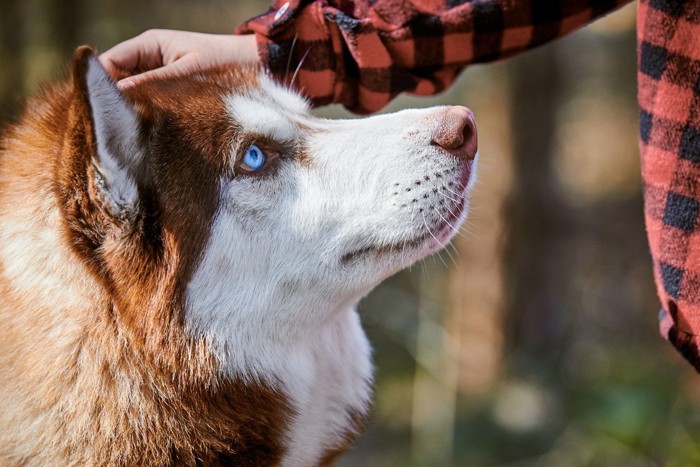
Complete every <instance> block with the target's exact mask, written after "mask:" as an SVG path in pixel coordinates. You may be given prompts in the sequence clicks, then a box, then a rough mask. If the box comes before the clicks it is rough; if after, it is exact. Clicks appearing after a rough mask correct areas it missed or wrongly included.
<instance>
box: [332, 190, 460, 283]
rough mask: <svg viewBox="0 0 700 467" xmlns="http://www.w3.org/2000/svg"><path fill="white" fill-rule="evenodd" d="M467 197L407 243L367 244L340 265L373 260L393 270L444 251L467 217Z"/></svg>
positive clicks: (344, 256) (341, 260) (345, 257)
mask: <svg viewBox="0 0 700 467" xmlns="http://www.w3.org/2000/svg"><path fill="white" fill-rule="evenodd" d="M467 205H468V204H467V198H466V197H462V198H461V200H460V202H459V204H458V205H456V206H453V208H452V210H451V212H450V214H449V215H448V216H447V217H445V218H442V217H441V218H440V219H438V221H436V222H435V223H434V224H432V225H428V224H424V226H423V228H422V229H420V231H418V232H416V233H415V235H414V236H412V237H411V236H409V237H408V239H407V240H402V241H399V242H395V243H390V244H383V245H367V246H363V247H360V248H357V249H354V250H351V251H349V252H348V253H345V254H344V255H343V256H342V257H341V259H340V262H341V264H343V265H350V264H353V263H357V262H361V261H362V262H364V261H374V262H377V263H382V264H386V265H390V267H392V268H393V269H396V270H397V271H398V270H399V269H403V268H405V267H408V266H410V265H411V264H413V263H415V262H416V261H418V260H420V259H422V258H425V257H426V256H428V255H431V254H433V253H436V252H437V251H439V250H441V249H442V248H444V247H445V246H446V245H447V244H448V243H449V242H450V240H452V238H453V237H454V236H455V235H456V234H457V232H458V231H459V226H460V225H461V224H462V222H463V221H464V219H465V218H466V215H467Z"/></svg>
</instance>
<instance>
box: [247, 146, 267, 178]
mask: <svg viewBox="0 0 700 467" xmlns="http://www.w3.org/2000/svg"><path fill="white" fill-rule="evenodd" d="M264 166H265V153H264V152H262V150H261V149H260V148H259V147H257V146H256V145H254V144H251V145H250V147H249V148H248V149H247V150H246V152H245V155H244V156H243V160H242V161H241V169H243V170H245V171H247V172H257V171H258V170H260V169H262V168H263V167H264Z"/></svg>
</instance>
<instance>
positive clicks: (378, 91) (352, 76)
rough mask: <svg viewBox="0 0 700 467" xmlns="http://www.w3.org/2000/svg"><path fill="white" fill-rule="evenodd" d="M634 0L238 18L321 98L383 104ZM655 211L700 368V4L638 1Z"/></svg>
mask: <svg viewBox="0 0 700 467" xmlns="http://www.w3.org/2000/svg"><path fill="white" fill-rule="evenodd" d="M628 1H629V0H548V1H546V0H354V1H353V0H320V1H309V0H289V1H287V0H276V1H275V3H274V4H273V6H272V7H271V8H270V9H269V10H268V11H267V12H266V13H264V14H262V15H260V16H257V17H255V18H252V19H251V20H249V21H247V22H245V23H244V24H243V25H242V26H241V27H239V28H238V30H237V32H238V33H242V34H250V33H255V34H256V37H257V42H258V48H259V53H260V58H261V60H262V62H263V63H264V64H265V65H266V66H267V67H268V68H269V70H270V71H271V73H272V74H273V75H274V76H275V77H276V78H277V79H278V80H280V81H282V82H285V83H288V84H290V85H293V86H294V87H296V88H297V89H299V90H301V91H302V92H303V93H304V94H306V95H307V96H308V97H309V98H310V99H311V101H312V103H313V104H314V105H323V104H328V103H341V104H343V105H344V106H345V107H347V108H348V109H350V110H352V111H354V112H357V113H368V112H372V111H375V110H378V109H380V108H381V107H383V106H384V105H386V104H387V103H388V102H389V101H390V100H391V99H393V98H394V97H396V96H397V95H398V94H400V93H402V92H410V93H413V94H418V95H430V94H435V93H437V92H440V91H442V90H444V89H445V88H446V87H447V86H449V85H450V84H451V83H452V82H453V81H454V79H455V78H456V76H457V74H458V73H459V71H460V70H462V69H463V68H464V67H465V66H467V65H469V64H472V63H478V62H487V61H492V60H496V59H500V58H504V57H508V56H510V55H513V54H516V53H518V52H521V51H524V50H527V49H529V48H532V47H535V46H537V45H539V44H542V43H544V42H547V41H550V40H552V39H555V38H557V37H560V36H562V35H564V34H566V33H568V32H570V31H572V30H574V29H576V28H578V27H580V26H583V25H585V24H587V23H589V22H590V21H592V20H594V19H595V18H597V17H599V16H601V15H603V14H605V13H607V12H609V11H612V10H614V9H615V8H617V7H619V6H621V5H623V4H625V3H628ZM637 21H638V27H637V36H638V47H637V54H638V59H639V69H638V84H639V88H638V93H639V94H638V99H639V107H640V151H641V161H642V164H641V165H642V176H643V183H644V198H645V220H646V225H647V232H648V237H649V245H650V248H651V254H652V259H653V265H654V278H655V281H656V284H657V289H658V293H659V297H660V299H661V302H662V307H663V309H662V312H661V332H662V334H663V335H664V336H665V337H666V338H667V339H669V340H670V341H671V342H672V343H673V344H674V345H675V346H676V348H677V349H678V350H679V351H680V352H681V353H682V354H683V355H684V356H685V357H686V358H687V359H688V360H689V361H690V362H691V363H692V364H693V365H694V366H695V368H696V369H697V370H698V371H700V354H699V351H698V348H699V347H698V346H699V345H700V220H699V217H700V79H699V78H700V4H698V3H697V2H695V1H692V0H640V2H639V11H638V20H637Z"/></svg>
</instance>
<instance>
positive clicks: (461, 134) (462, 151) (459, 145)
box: [431, 105, 477, 160]
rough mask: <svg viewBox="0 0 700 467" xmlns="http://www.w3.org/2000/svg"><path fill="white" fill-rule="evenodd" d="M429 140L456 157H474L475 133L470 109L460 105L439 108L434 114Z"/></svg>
mask: <svg viewBox="0 0 700 467" xmlns="http://www.w3.org/2000/svg"><path fill="white" fill-rule="evenodd" d="M431 142H432V143H433V144H436V145H438V146H440V147H441V148H443V149H446V150H447V151H448V152H449V153H450V154H453V155H455V156H457V157H460V158H465V159H470V160H471V159H474V156H475V155H476V151H477V135H476V123H475V122H474V114H473V113H472V111H471V110H469V109H468V108H466V107H463V106H461V105H454V106H450V107H448V108H446V109H444V110H441V111H440V113H439V114H438V115H436V116H435V127H434V128H433V133H432V140H431Z"/></svg>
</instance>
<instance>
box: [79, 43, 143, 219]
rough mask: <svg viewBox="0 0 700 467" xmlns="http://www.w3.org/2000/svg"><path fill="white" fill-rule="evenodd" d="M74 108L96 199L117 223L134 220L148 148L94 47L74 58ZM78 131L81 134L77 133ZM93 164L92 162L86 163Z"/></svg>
mask: <svg viewBox="0 0 700 467" xmlns="http://www.w3.org/2000/svg"><path fill="white" fill-rule="evenodd" d="M73 86H74V108H75V109H76V113H77V114H78V115H75V117H77V118H75V119H74V120H75V121H74V122H73V124H77V125H78V126H79V127H82V128H72V129H71V133H73V135H74V136H75V135H76V133H77V135H78V136H79V137H80V135H81V134H82V137H83V138H85V139H84V140H83V141H81V143H82V144H80V146H82V148H81V149H82V150H84V151H86V152H87V153H88V154H89V159H90V160H89V164H88V167H86V168H87V169H88V171H89V172H91V173H88V174H83V175H87V176H88V179H90V182H91V185H93V186H91V187H89V189H88V190H89V192H91V193H90V194H91V195H93V197H99V198H102V199H100V200H93V201H96V202H100V203H101V204H105V205H106V206H103V207H104V208H106V209H107V210H108V211H109V213H110V214H111V215H112V216H114V217H116V218H121V219H124V218H131V217H132V216H133V215H134V214H135V213H136V212H137V210H138V204H139V191H138V185H137V179H136V177H137V174H138V173H139V172H140V171H141V170H142V169H141V167H142V163H143V159H144V153H145V149H144V143H143V141H142V136H141V134H140V131H141V130H140V124H139V116H138V114H137V113H136V111H135V110H134V109H133V108H132V107H131V105H130V104H129V103H128V102H127V100H126V99H125V98H124V96H123V95H122V94H121V92H120V91H119V89H117V85H116V83H115V82H114V81H113V80H112V78H110V76H109V74H108V73H107V71H106V70H105V69H104V67H103V66H102V64H100V61H99V60H98V59H97V57H96V56H95V52H94V50H93V49H92V48H90V47H87V46H83V47H80V48H78V49H77V50H76V51H75V55H74V58H73ZM76 130H77V131H76ZM85 162H88V161H85Z"/></svg>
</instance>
